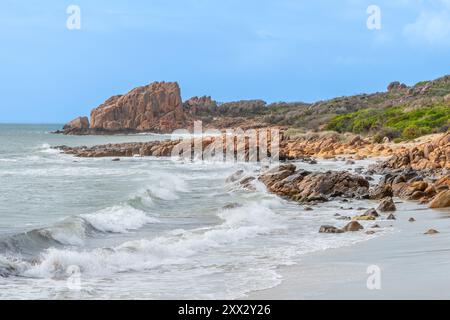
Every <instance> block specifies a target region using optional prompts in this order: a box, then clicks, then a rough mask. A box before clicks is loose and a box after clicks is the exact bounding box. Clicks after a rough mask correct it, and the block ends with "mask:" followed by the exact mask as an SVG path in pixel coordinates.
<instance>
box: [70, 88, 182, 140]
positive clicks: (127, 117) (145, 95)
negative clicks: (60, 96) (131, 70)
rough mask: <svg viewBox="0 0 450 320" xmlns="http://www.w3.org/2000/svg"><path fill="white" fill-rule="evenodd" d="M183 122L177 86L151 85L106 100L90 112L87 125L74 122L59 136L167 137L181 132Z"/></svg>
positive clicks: (83, 122)
mask: <svg viewBox="0 0 450 320" xmlns="http://www.w3.org/2000/svg"><path fill="white" fill-rule="evenodd" d="M186 120H187V116H186V113H185V112H184V110H183V104H182V100H181V94H180V87H179V86H178V83H176V82H154V83H152V84H149V85H147V86H143V87H138V88H135V89H133V90H131V91H130V92H128V93H127V94H125V95H117V96H113V97H111V98H109V99H108V100H106V101H105V102H104V103H103V104H102V105H100V106H99V107H97V108H95V109H94V110H92V112H91V123H90V125H89V121H87V118H77V119H75V120H73V121H71V122H70V123H68V124H67V125H66V126H65V127H64V131H63V133H66V134H86V133H90V134H102V133H118V132H130V133H132V132H159V133H170V132H172V131H173V130H175V129H179V128H184V127H185V126H186Z"/></svg>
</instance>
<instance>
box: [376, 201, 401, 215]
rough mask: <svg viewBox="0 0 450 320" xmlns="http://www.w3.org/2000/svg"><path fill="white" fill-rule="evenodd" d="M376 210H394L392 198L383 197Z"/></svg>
mask: <svg viewBox="0 0 450 320" xmlns="http://www.w3.org/2000/svg"><path fill="white" fill-rule="evenodd" d="M378 210H379V211H381V212H392V211H396V210H397V208H396V206H395V203H394V200H392V198H385V199H383V200H382V201H381V203H380V205H379V206H378Z"/></svg>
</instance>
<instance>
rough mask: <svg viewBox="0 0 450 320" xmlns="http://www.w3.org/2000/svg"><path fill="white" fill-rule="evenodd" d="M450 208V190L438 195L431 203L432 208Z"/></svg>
mask: <svg viewBox="0 0 450 320" xmlns="http://www.w3.org/2000/svg"><path fill="white" fill-rule="evenodd" d="M447 207H450V190H445V191H442V192H440V193H438V194H437V195H436V196H435V197H434V199H433V200H432V201H431V202H430V208H432V209H437V208H447Z"/></svg>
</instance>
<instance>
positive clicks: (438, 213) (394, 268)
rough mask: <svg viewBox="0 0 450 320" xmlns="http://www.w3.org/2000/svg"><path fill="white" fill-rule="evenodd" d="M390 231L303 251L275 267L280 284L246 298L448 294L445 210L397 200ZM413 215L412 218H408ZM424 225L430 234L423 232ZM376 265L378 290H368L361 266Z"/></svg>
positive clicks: (449, 247) (449, 212)
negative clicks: (433, 231) (289, 262)
mask: <svg viewBox="0 0 450 320" xmlns="http://www.w3.org/2000/svg"><path fill="white" fill-rule="evenodd" d="M396 217H397V220H396V221H393V222H391V221H389V222H388V221H385V222H382V223H380V225H382V224H384V225H388V224H392V225H394V226H395V229H397V230H396V231H393V232H392V233H388V234H386V235H383V236H380V237H378V238H376V239H372V240H369V241H365V242H361V243H358V244H355V245H352V246H350V247H344V248H339V249H330V250H325V251H321V252H316V253H313V254H309V255H305V256H304V258H303V259H302V261H301V262H300V263H299V264H297V265H295V266H288V267H281V268H280V269H279V270H277V272H278V273H279V274H281V275H282V277H283V281H282V283H281V284H280V285H279V286H277V287H275V288H272V289H269V290H263V291H259V292H254V293H252V294H250V295H249V297H248V298H249V299H324V300H325V299H364V300H366V299H367V300H372V299H374V300H380V299H449V298H450V292H448V290H446V289H447V288H449V287H450V278H449V277H447V276H446V274H447V273H448V270H449V268H450V260H449V259H448V257H449V253H450V234H449V233H448V230H449V228H450V219H449V218H450V209H448V208H447V209H440V210H430V209H428V208H427V207H426V206H424V205H418V204H417V203H414V202H402V203H399V204H398V212H397V213H396ZM411 217H413V218H414V219H416V222H414V223H411V222H409V221H408V220H409V219H410V218H411ZM430 228H433V229H436V230H438V231H439V230H440V232H441V233H439V234H436V235H431V236H430V235H424V233H425V232H426V231H427V230H429V229H430ZM371 265H376V266H378V267H379V268H380V269H381V290H369V289H368V288H367V279H368V278H369V276H370V275H369V274H368V273H367V269H368V267H369V266H371Z"/></svg>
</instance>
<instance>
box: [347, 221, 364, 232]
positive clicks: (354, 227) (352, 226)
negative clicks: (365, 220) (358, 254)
mask: <svg viewBox="0 0 450 320" xmlns="http://www.w3.org/2000/svg"><path fill="white" fill-rule="evenodd" d="M363 229H364V227H363V226H362V225H361V224H360V223H359V222H358V221H352V222H350V223H349V224H347V225H346V226H345V227H344V229H343V230H344V231H349V232H356V231H360V230H363Z"/></svg>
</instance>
